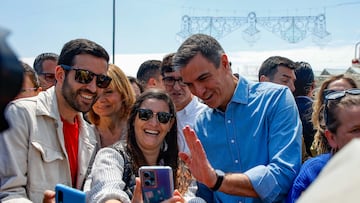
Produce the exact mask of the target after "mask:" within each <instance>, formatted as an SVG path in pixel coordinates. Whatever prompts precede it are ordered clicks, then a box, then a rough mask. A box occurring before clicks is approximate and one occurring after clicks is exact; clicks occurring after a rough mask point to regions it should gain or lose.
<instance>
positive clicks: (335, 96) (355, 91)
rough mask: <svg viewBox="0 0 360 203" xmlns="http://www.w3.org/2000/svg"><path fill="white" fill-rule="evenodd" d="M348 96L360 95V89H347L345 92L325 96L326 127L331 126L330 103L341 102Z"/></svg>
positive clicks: (335, 92)
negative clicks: (333, 101)
mask: <svg viewBox="0 0 360 203" xmlns="http://www.w3.org/2000/svg"><path fill="white" fill-rule="evenodd" d="M346 94H351V95H360V89H347V90H343V91H334V92H331V93H329V94H328V95H326V96H325V110H324V119H325V124H326V126H328V125H329V115H328V114H329V107H328V104H329V101H332V100H340V99H341V98H343V97H345V96H346Z"/></svg>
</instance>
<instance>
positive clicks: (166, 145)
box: [160, 140, 168, 152]
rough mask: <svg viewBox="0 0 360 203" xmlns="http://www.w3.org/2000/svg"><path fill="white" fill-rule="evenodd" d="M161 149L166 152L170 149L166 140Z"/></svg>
mask: <svg viewBox="0 0 360 203" xmlns="http://www.w3.org/2000/svg"><path fill="white" fill-rule="evenodd" d="M160 150H161V151H163V152H166V151H167V150H168V144H167V143H166V141H165V140H164V141H163V143H162V145H161V148H160Z"/></svg>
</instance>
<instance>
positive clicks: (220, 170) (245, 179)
mask: <svg viewBox="0 0 360 203" xmlns="http://www.w3.org/2000/svg"><path fill="white" fill-rule="evenodd" d="M173 63H174V67H175V70H180V74H181V77H182V79H183V83H185V84H186V85H187V86H188V87H189V89H190V91H191V92H192V93H193V94H194V95H195V96H197V97H199V98H200V99H201V100H203V101H204V102H205V104H206V105H208V106H209V107H210V108H207V109H206V110H205V111H204V112H203V113H202V114H200V115H199V116H198V118H197V120H196V122H195V124H194V130H192V129H191V128H190V127H186V128H185V129H184V136H185V139H186V142H187V144H188V146H189V149H190V152H191V155H190V154H188V153H184V152H180V154H179V156H180V157H181V159H182V160H183V161H184V162H185V163H186V165H187V166H188V167H189V169H190V171H191V174H192V175H193V176H194V178H195V179H196V180H197V181H198V183H199V184H198V190H197V193H196V196H198V197H201V198H203V199H204V200H205V201H206V202H247V203H252V202H260V201H262V202H278V201H282V200H283V199H285V197H286V194H287V192H288V190H289V189H290V187H291V184H292V181H293V180H294V179H295V177H296V175H297V173H298V171H299V169H300V165H301V121H300V118H299V113H298V110H297V107H296V104H295V100H294V97H293V95H292V93H291V91H290V90H289V88H287V87H285V86H282V85H275V84H273V83H254V82H250V81H248V80H246V79H245V78H243V77H241V76H240V78H239V79H237V78H236V77H235V76H234V75H233V74H232V71H231V68H230V65H229V59H228V56H227V55H226V54H225V51H224V50H223V48H222V47H221V45H220V44H219V42H218V41H216V39H214V38H213V37H211V36H208V35H204V34H195V35H192V36H190V37H189V38H188V39H186V40H185V41H184V42H183V43H182V44H181V45H180V47H179V49H178V50H177V52H176V54H175V56H174V59H173Z"/></svg>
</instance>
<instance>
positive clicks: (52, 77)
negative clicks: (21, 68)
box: [39, 73, 55, 83]
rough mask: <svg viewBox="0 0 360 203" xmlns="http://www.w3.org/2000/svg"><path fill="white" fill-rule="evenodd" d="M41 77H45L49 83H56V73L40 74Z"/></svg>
mask: <svg viewBox="0 0 360 203" xmlns="http://www.w3.org/2000/svg"><path fill="white" fill-rule="evenodd" d="M39 75H43V76H44V78H45V80H46V81H47V82H50V83H55V74H54V73H40V74H39Z"/></svg>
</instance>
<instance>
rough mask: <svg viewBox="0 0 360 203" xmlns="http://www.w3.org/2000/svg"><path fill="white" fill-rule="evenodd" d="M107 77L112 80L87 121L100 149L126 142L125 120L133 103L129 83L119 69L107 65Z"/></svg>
mask: <svg viewBox="0 0 360 203" xmlns="http://www.w3.org/2000/svg"><path fill="white" fill-rule="evenodd" d="M107 75H108V76H109V77H111V78H112V80H111V83H110V85H109V86H108V87H107V88H105V89H104V93H103V94H102V95H101V96H100V97H99V99H98V100H97V101H96V102H95V104H94V105H93V106H92V108H91V110H90V111H89V113H88V119H89V121H90V122H91V123H92V124H94V125H95V128H96V130H97V132H98V134H99V139H98V143H99V145H100V147H107V146H111V145H112V144H114V143H116V142H118V141H122V142H124V143H125V142H126V133H127V120H128V117H129V113H130V109H131V107H132V105H133V104H134V102H135V93H134V91H133V89H132V87H131V85H130V82H129V80H128V79H127V77H126V75H125V73H124V72H123V71H122V70H121V69H120V68H119V67H117V66H116V65H114V64H109V69H108V71H107Z"/></svg>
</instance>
